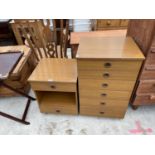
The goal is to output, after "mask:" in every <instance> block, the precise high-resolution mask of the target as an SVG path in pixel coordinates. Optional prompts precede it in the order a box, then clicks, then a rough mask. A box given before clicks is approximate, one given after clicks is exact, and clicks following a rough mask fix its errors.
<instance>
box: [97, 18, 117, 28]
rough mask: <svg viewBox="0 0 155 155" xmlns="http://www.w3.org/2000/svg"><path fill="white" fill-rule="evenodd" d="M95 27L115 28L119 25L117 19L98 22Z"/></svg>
mask: <svg viewBox="0 0 155 155" xmlns="http://www.w3.org/2000/svg"><path fill="white" fill-rule="evenodd" d="M97 25H98V28H104V27H117V26H119V25H120V20H118V19H107V20H99V21H98V24H97Z"/></svg>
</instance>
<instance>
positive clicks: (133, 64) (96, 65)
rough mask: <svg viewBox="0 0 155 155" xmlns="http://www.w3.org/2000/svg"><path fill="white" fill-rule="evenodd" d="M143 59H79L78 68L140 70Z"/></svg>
mask: <svg viewBox="0 0 155 155" xmlns="http://www.w3.org/2000/svg"><path fill="white" fill-rule="evenodd" d="M141 63H142V62H141V61H123V60H122V61H119V60H81V59H80V60H78V61H77V64H78V70H95V71H97V70H100V71H105V72H107V71H132V72H131V74H132V73H133V72H135V71H137V72H138V71H139V68H140V67H141Z"/></svg>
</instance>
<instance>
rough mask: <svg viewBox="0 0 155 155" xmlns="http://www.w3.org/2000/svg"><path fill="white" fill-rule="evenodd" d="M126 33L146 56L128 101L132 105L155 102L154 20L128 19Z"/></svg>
mask: <svg viewBox="0 0 155 155" xmlns="http://www.w3.org/2000/svg"><path fill="white" fill-rule="evenodd" d="M127 35H128V36H131V37H132V38H133V39H134V40H135V42H136V43H137V45H138V46H139V47H140V49H141V50H142V52H143V53H144V55H145V56H146V59H145V62H144V63H143V67H142V70H141V72H140V74H139V77H138V80H137V84H136V86H135V88H134V92H133V95H132V98H131V101H130V103H131V104H132V105H134V106H139V105H152V104H155V100H154V96H155V93H154V87H153V81H155V61H154V59H155V37H154V35H155V20H154V19H141V20H138V19H134V20H130V22H129V28H128V32H127Z"/></svg>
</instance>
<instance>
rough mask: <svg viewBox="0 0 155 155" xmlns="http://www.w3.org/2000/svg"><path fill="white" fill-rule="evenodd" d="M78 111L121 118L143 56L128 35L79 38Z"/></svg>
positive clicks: (84, 113) (83, 113)
mask: <svg viewBox="0 0 155 155" xmlns="http://www.w3.org/2000/svg"><path fill="white" fill-rule="evenodd" d="M76 57H77V66H78V79H79V97H80V114H82V115H92V116H104V117H114V118H123V117H124V115H125V112H126V109H127V107H128V103H129V99H130V97H131V94H132V91H133V88H134V85H135V82H136V79H137V76H138V73H139V70H140V68H141V65H142V62H143V59H144V56H143V54H142V53H141V51H140V49H139V48H138V46H137V45H136V43H135V42H134V41H133V39H132V38H130V37H127V38H126V37H98V38H97V37H92V38H81V40H80V43H79V49H78V52H77V55H76Z"/></svg>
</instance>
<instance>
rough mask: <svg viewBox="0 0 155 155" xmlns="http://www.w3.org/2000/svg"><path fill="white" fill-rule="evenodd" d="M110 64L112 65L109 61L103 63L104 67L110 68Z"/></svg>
mask: <svg viewBox="0 0 155 155" xmlns="http://www.w3.org/2000/svg"><path fill="white" fill-rule="evenodd" d="M111 66H112V64H111V63H110V62H107V63H105V64H104V67H106V68H110V67H111Z"/></svg>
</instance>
